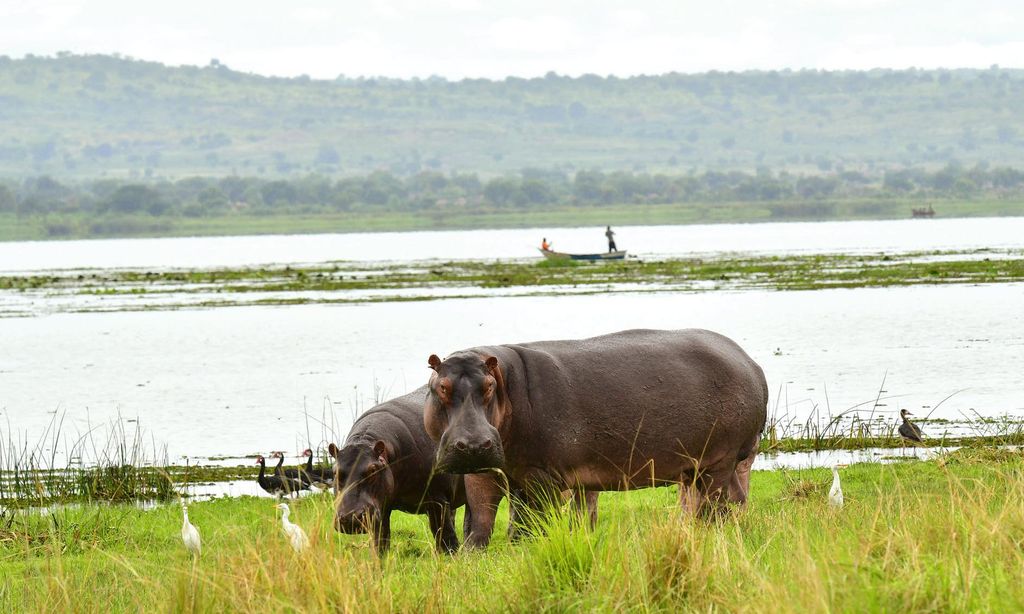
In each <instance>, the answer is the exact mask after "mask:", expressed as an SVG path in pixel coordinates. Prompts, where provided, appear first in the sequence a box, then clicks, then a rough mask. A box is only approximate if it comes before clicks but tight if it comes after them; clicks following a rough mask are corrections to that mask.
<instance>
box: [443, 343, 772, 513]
mask: <svg viewBox="0 0 1024 614" xmlns="http://www.w3.org/2000/svg"><path fill="white" fill-rule="evenodd" d="M428 362H429V365H430V367H431V368H432V369H433V370H434V373H433V374H432V375H431V378H430V382H429V389H430V394H429V396H428V398H427V403H426V407H425V411H424V413H423V418H424V426H425V427H426V431H427V433H428V434H429V435H430V437H431V438H433V440H434V441H436V442H438V450H437V457H436V461H435V470H436V471H444V472H452V473H465V474H469V473H475V472H485V471H490V470H500V471H502V472H504V473H505V475H506V476H507V478H508V480H509V482H510V484H512V485H513V487H514V490H513V492H517V490H515V489H518V492H526V493H532V494H530V495H529V498H528V499H525V500H524V501H522V502H521V503H525V504H528V505H531V506H539V505H541V504H542V502H543V501H544V500H553V499H554V498H555V496H556V495H555V492H556V491H558V490H562V489H572V490H574V491H577V492H580V491H585V490H596V491H599V490H620V489H632V488H641V487H648V486H658V485H666V484H679V485H680V503H681V504H682V505H683V506H684V507H685V508H686V509H689V510H691V511H694V512H696V511H698V510H703V511H717V510H718V509H720V508H721V507H722V505H721V504H722V503H723V502H724V501H732V502H735V503H739V504H742V503H744V502H745V501H746V498H747V493H748V491H749V479H750V465H751V464H752V463H753V459H754V456H755V454H756V453H757V446H758V442H759V440H760V436H761V431H762V430H763V428H764V424H765V420H766V417H767V404H768V387H767V383H766V382H765V378H764V373H763V372H762V370H761V368H760V367H759V366H758V365H757V363H755V362H754V361H753V360H752V359H751V358H750V357H749V356H748V355H747V354H746V353H745V352H744V351H743V350H742V349H741V348H740V347H739V346H738V345H737V344H736V343H735V342H733V341H731V340H730V339H728V338H726V337H723V336H722V335H719V334H717V333H713V332H711V331H706V330H696V329H690V330H679V331H661V330H628V331H623V332H619V333H613V334H609V335H603V336H600V337H594V338H591V339H582V340H573V341H540V342H535V343H524V344H515V345H500V346H492V347H477V348H473V349H470V350H465V351H460V352H456V353H454V354H452V355H451V356H449V357H448V358H446V359H445V360H443V361H442V360H441V359H439V358H438V357H437V356H436V355H432V356H430V358H429V361H428ZM467 477H468V476H467Z"/></svg>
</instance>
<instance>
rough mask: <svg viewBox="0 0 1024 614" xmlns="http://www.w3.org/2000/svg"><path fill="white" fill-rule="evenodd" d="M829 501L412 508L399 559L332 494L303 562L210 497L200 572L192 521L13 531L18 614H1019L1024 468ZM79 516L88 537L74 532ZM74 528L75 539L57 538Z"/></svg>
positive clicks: (868, 480) (962, 459) (988, 462)
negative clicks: (700, 508) (380, 548)
mask: <svg viewBox="0 0 1024 614" xmlns="http://www.w3.org/2000/svg"><path fill="white" fill-rule="evenodd" d="M842 477H843V480H844V483H843V486H844V490H845V493H846V500H847V505H846V507H844V508H843V509H841V510H831V509H830V508H829V506H828V503H827V501H826V491H827V488H828V485H829V482H830V480H831V476H830V475H829V473H828V471H827V470H800V471H776V472H755V473H754V475H753V478H752V482H753V483H752V498H751V501H750V505H749V507H748V508H747V509H746V510H744V511H738V512H737V513H735V514H733V515H731V516H729V517H727V518H725V519H722V520H719V521H716V522H709V521H703V520H698V519H693V518H691V517H688V516H683V515H681V514H680V513H679V512H678V510H677V506H676V504H675V493H674V489H671V488H662V489H654V490H643V491H635V492H629V493H605V494H604V495H602V510H601V518H600V520H599V524H598V528H597V529H596V530H595V531H589V530H586V529H583V528H580V527H578V526H574V524H573V523H571V522H569V521H568V519H566V518H562V517H558V516H552V517H551V518H550V519H548V521H545V522H544V523H542V524H543V529H542V530H541V531H540V532H539V534H537V535H535V536H534V537H530V538H526V539H524V540H522V541H520V542H517V543H508V542H507V541H506V540H505V539H504V533H503V529H504V528H505V525H504V519H505V518H506V516H505V514H504V512H502V513H500V514H499V519H501V521H502V524H500V526H499V527H497V530H496V534H495V540H494V542H493V544H492V547H491V548H490V549H489V550H488V551H486V552H461V553H459V554H457V555H455V556H439V555H436V554H434V552H433V549H432V544H431V539H430V536H429V535H428V531H427V529H426V522H425V519H423V518H422V517H413V516H408V515H404V514H397V515H396V517H395V521H396V524H395V529H394V533H393V536H392V537H393V542H392V543H393V549H392V551H391V553H390V554H389V555H388V556H387V557H386V558H384V559H383V560H381V559H378V558H376V557H375V556H374V555H373V553H372V551H371V550H370V548H369V541H368V538H367V537H366V536H345V535H338V534H336V533H335V532H334V531H333V530H332V529H331V524H330V520H331V513H332V501H331V498H330V497H329V496H320V497H310V498H306V499H302V500H300V501H298V502H296V503H295V504H294V505H293V508H294V509H293V516H294V518H293V519H294V520H295V521H296V522H297V523H298V524H300V525H302V526H303V527H305V529H306V530H307V531H308V532H309V534H310V537H311V539H312V547H311V548H310V550H309V551H308V552H306V553H304V554H302V555H296V554H294V553H293V552H292V551H291V549H290V547H289V545H288V543H287V541H286V540H285V539H284V537H283V535H282V534H281V532H280V526H279V524H278V518H277V515H276V514H275V513H274V511H273V509H272V503H271V502H270V500H269V499H255V498H242V499H231V500H217V501H211V502H201V503H196V504H193V505H192V506H191V507H190V517H191V518H192V521H193V522H194V523H195V524H196V525H197V526H198V527H199V528H200V530H201V531H202V534H203V538H204V549H203V556H202V557H201V558H200V559H199V560H198V561H197V562H196V563H195V564H193V563H192V562H191V561H190V560H189V558H188V555H187V554H186V553H185V551H184V548H183V547H182V546H181V543H180V539H179V537H178V528H179V527H180V523H181V517H180V510H179V509H178V508H177V507H176V506H163V507H160V508H158V509H156V510H153V511H142V510H139V509H135V508H132V507H123V506H114V507H101V508H92V509H89V508H83V509H80V510H67V511H66V512H65V513H66V514H67V517H66V518H64V519H62V523H61V524H60V527H61V528H60V529H59V530H58V529H56V528H54V526H53V523H52V522H50V521H49V519H48V518H45V517H41V516H39V515H30V514H27V515H19V517H18V519H17V520H15V521H14V522H13V524H12V526H11V528H9V529H7V530H5V532H4V533H3V536H2V537H0V574H3V575H4V576H5V577H6V578H8V579H9V580H8V581H7V582H5V583H4V584H3V588H0V609H3V610H6V611H11V610H14V609H16V610H23V611H42V610H45V611H53V610H55V609H57V608H62V609H64V608H70V609H73V610H87V611H91V610H97V609H104V610H113V611H123V610H130V611H138V610H149V609H153V610H160V611H167V610H173V611H203V612H206V611H261V612H281V611H288V612H317V611H375V612H389V611H395V612H437V611H470V612H476V611H488V612H491V611H515V612H521V611H541V612H543V611H551V612H556V611H557V612H563V611H609V612H610V611H638V612H663V611H664V612H668V611H673V612H677V611H682V612H715V611H721V612H825V611H848V612H864V611H914V612H951V611H1020V610H1021V609H1022V608H1024V581H1022V580H1024V549H1022V547H1021V546H1022V543H1024V457H1022V454H1021V453H1019V452H1013V451H1001V452H998V453H989V454H987V455H979V454H978V453H977V452H976V451H959V452H957V453H955V454H951V455H948V456H944V457H941V458H940V459H939V460H937V461H929V462H923V461H917V462H907V463H899V464H896V465H877V464H873V465H855V466H852V467H850V468H848V469H846V470H844V472H843V474H842ZM76 522H77V523H78V524H79V526H80V527H82V528H81V530H80V534H79V535H78V536H75V535H72V534H71V533H70V529H69V528H68V527H69V526H71V525H73V524H74V523H76ZM55 533H57V534H58V535H59V536H60V539H57V538H49V539H48V538H45V537H44V538H43V539H38V536H40V535H42V536H52V535H54V534H55Z"/></svg>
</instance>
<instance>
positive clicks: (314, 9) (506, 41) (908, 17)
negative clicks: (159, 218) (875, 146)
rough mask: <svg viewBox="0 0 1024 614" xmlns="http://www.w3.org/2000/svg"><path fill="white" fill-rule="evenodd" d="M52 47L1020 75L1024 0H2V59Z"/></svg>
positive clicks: (614, 67)
mask: <svg viewBox="0 0 1024 614" xmlns="http://www.w3.org/2000/svg"><path fill="white" fill-rule="evenodd" d="M86 7H87V8H86ZM62 50H65V51H71V52H74V53H114V52H117V53H121V54H124V55H129V56H132V57H135V58H139V59H146V60H156V61H160V62H164V63H167V64H199V65H204V64H207V63H208V62H209V61H210V59H211V58H217V59H219V60H220V61H221V62H222V63H224V64H227V65H228V66H229V67H231V68H233V69H235V70H243V71H249V72H256V73H261V74H270V75H281V76H295V75H300V74H308V75H310V76H312V77H316V78H334V77H336V76H337V75H338V74H345V75H348V76H359V75H385V76H392V77H412V76H419V77H427V76H430V75H432V74H436V75H443V76H446V77H449V78H461V77H488V78H503V77H505V76H507V75H516V76H524V77H530V76H537V75H543V74H544V73H546V72H548V71H551V70H553V71H555V72H557V73H559V74H569V75H573V76H576V75H580V74H583V73H596V74H600V75H607V74H616V75H620V76H625V75H633V74H640V73H646V74H656V73H664V72H669V71H679V72H701V71H706V70H744V69H781V68H794V69H796V68H828V69H838V68H860V69H864V68H874V67H891V68H906V67H909V66H917V67H924V68H932V67H940V66H942V67H951V68H953V67H988V66H989V65H991V64H999V65H1001V66H1004V67H1020V66H1021V65H1024V61H1022V59H1024V2H1019V1H1018V0H903V1H898V0H777V1H776V0H705V1H701V2H694V1H691V0H676V1H671V0H632V1H628V2H608V1H602V0H564V1H560V0H547V1H543V0H511V1H510V0H502V1H500V2H497V1H492V2H484V1H483V0H386V1H374V0H363V1H359V2H351V1H333V2H332V1H330V0H292V2H267V1H265V0H204V1H198V0H164V1H163V2H159V3H156V2H145V1H144V2H137V1H126V0H89V1H88V2H84V1H82V0H79V1H78V2H54V1H47V0H38V1H35V2H32V1H25V0H0V53H2V54H6V55H9V56H12V57H21V56H23V55H25V54H27V53H34V54H39V55H53V54H54V53H56V52H57V51H62Z"/></svg>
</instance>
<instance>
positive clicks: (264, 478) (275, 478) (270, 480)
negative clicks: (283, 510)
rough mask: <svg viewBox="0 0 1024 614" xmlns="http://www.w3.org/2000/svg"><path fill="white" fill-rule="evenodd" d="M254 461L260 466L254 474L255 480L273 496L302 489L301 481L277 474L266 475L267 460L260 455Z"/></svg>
mask: <svg viewBox="0 0 1024 614" xmlns="http://www.w3.org/2000/svg"><path fill="white" fill-rule="evenodd" d="M256 463H257V464H258V465H259V466H260V474H259V475H258V476H256V481H257V482H258V483H259V485H260V488H262V489H263V490H265V491H267V492H268V493H270V494H272V495H274V496H275V497H281V496H282V495H288V494H292V493H296V492H298V491H300V490H302V489H303V485H302V482H301V481H299V480H297V479H292V478H289V477H285V476H283V475H278V474H275V475H266V471H267V460H266V459H265V458H263V457H262V456H259V457H257V458H256ZM307 488H308V487H307Z"/></svg>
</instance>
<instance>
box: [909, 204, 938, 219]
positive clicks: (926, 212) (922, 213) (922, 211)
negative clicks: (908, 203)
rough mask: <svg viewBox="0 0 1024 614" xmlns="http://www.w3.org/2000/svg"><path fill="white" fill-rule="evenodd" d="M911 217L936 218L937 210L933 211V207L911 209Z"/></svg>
mask: <svg viewBox="0 0 1024 614" xmlns="http://www.w3.org/2000/svg"><path fill="white" fill-rule="evenodd" d="M910 217H935V209H932V206H931V205H928V206H927V207H920V208H915V207H911V209H910Z"/></svg>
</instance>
